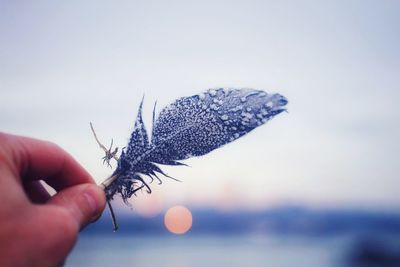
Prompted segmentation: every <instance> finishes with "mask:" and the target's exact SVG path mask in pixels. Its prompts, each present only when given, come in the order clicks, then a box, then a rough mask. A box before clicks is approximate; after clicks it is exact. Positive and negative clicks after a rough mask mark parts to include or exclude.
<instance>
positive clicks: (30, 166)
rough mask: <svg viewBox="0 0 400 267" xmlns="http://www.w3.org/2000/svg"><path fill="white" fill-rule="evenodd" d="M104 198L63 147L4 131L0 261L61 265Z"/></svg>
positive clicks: (0, 138) (0, 136) (0, 140)
mask: <svg viewBox="0 0 400 267" xmlns="http://www.w3.org/2000/svg"><path fill="white" fill-rule="evenodd" d="M39 180H43V181H45V182H46V183H47V184H48V185H50V186H51V187H53V188H54V189H55V190H56V191H57V193H56V194H55V195H53V196H50V194H49V193H48V192H47V191H46V190H45V188H44V187H43V186H42V184H40V183H39ZM105 203H106V199H105V195H104V191H103V190H102V189H101V188H100V187H98V186H97V185H96V184H95V183H94V181H93V179H92V178H91V176H90V175H89V174H88V172H87V171H86V170H85V169H84V168H82V167H81V166H80V165H79V164H78V163H77V162H76V161H75V160H74V159H73V158H72V156H70V155H69V154H68V153H67V152H65V151H64V150H63V149H62V148H60V147H59V146H57V145H55V144H53V143H50V142H46V141H41V140H37V139H32V138H27V137H20V136H15V135H9V134H5V133H1V132H0V266H2V267H3V266H4V267H8V266H10V267H11V266H12V267H25V266H30V267H36V266H38V267H39V266H40V267H53V266H62V265H63V263H64V261H65V259H66V257H67V256H68V253H69V252H70V251H71V249H72V248H73V246H74V244H75V242H76V239H77V236H78V233H79V231H80V230H81V229H83V228H84V227H85V226H86V225H87V224H89V223H91V222H93V221H94V220H96V219H97V218H98V217H99V216H100V215H101V213H102V212H103V210H104V207H105Z"/></svg>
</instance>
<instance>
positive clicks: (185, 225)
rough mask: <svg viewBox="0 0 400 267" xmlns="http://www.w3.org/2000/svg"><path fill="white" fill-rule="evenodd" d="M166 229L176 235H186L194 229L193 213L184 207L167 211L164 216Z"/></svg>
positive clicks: (176, 207)
mask: <svg viewBox="0 0 400 267" xmlns="http://www.w3.org/2000/svg"><path fill="white" fill-rule="evenodd" d="M164 224H165V227H166V228H167V229H168V231H170V232H171V233H174V234H178V235H180V234H184V233H186V232H187V231H188V230H189V229H190V228H191V227H192V213H191V212H190V210H188V209H187V208H186V207H184V206H175V207H172V208H170V209H168V210H167V212H166V213H165V216H164Z"/></svg>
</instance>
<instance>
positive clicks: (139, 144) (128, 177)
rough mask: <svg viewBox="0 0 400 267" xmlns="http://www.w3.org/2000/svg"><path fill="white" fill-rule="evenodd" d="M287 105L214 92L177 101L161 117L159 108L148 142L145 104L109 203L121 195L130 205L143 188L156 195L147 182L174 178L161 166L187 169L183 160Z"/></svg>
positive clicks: (255, 95)
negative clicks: (163, 177) (130, 201)
mask: <svg viewBox="0 0 400 267" xmlns="http://www.w3.org/2000/svg"><path fill="white" fill-rule="evenodd" d="M287 102H288V101H287V100H286V98H285V97H284V96H282V95H280V94H268V93H266V92H264V91H260V90H254V89H224V88H219V89H209V90H207V91H205V92H203V93H201V94H198V95H193V96H189V97H182V98H180V99H177V100H176V101H175V102H173V103H172V104H170V105H168V106H166V107H165V108H163V109H162V110H161V112H160V114H159V115H158V116H155V106H154V110H153V125H152V133H151V139H149V137H148V133H147V131H146V128H145V125H144V123H143V119H142V106H143V99H142V102H141V103H140V106H139V110H138V115H137V118H136V122H135V126H134V129H133V132H132V134H131V137H130V141H129V143H128V146H127V147H126V149H125V150H124V151H122V153H121V156H120V158H119V160H118V166H117V169H116V170H115V172H114V174H113V175H117V176H118V178H117V179H116V180H115V181H114V182H113V183H112V184H111V185H110V186H108V187H107V188H106V193H107V198H108V199H112V198H113V196H114V195H115V194H116V193H119V194H120V195H121V196H122V199H123V200H124V201H127V199H129V198H130V197H131V196H132V195H133V194H134V193H135V192H136V191H137V190H140V189H142V188H146V190H147V192H149V193H151V188H150V186H149V185H148V184H147V183H146V182H145V180H144V178H145V176H148V177H150V182H152V181H153V180H154V179H157V180H158V182H159V183H161V182H162V181H161V179H160V178H159V177H158V174H162V175H164V176H167V177H169V176H168V175H166V174H165V173H164V172H163V171H162V170H161V169H160V167H158V166H157V165H156V164H164V165H183V163H181V162H180V161H181V160H185V159H188V158H190V157H196V156H202V155H205V154H207V153H209V152H211V151H212V150H214V149H216V148H219V147H221V146H223V145H225V144H227V143H229V142H232V141H234V140H236V139H238V138H240V137H241V136H243V135H245V134H247V133H248V132H250V131H252V130H253V129H255V128H257V127H258V126H260V125H262V124H264V123H266V122H267V121H268V120H270V119H271V118H273V117H274V116H276V115H278V114H279V113H281V112H282V111H285V108H284V106H285V105H286V104H287ZM150 140H151V141H150Z"/></svg>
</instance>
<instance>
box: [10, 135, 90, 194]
mask: <svg viewBox="0 0 400 267" xmlns="http://www.w3.org/2000/svg"><path fill="white" fill-rule="evenodd" d="M9 139H10V140H9V142H7V143H8V144H9V147H10V148H11V150H12V154H13V161H14V164H15V165H16V167H17V171H18V172H19V174H20V175H21V176H22V177H23V178H24V179H26V180H28V181H29V180H44V181H45V182H46V183H47V184H49V185H50V186H51V187H53V188H54V189H55V190H57V191H59V190H61V189H63V188H66V187H69V186H73V185H77V184H81V183H94V181H93V179H92V178H91V176H90V175H89V174H88V173H87V172H86V170H85V169H83V168H82V167H81V166H80V165H79V163H77V162H76V161H75V160H74V159H73V158H72V156H71V155H69V154H68V153H67V152H65V151H64V150H63V149H62V148H60V147H59V146H58V145H56V144H53V143H51V142H47V141H41V140H37V139H33V138H28V137H20V136H13V135H9Z"/></svg>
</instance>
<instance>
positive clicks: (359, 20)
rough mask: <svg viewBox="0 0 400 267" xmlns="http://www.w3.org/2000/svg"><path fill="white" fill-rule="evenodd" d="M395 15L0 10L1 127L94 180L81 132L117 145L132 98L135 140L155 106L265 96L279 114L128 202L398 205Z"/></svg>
mask: <svg viewBox="0 0 400 267" xmlns="http://www.w3.org/2000/svg"><path fill="white" fill-rule="evenodd" d="M399 14H400V2H399V1H141V2H139V1H18V2H17V1H1V2H0V93H1V94H0V130H1V131H5V132H10V133H14V134H20V135H27V136H32V137H36V138H41V139H47V140H51V141H53V142H56V143H58V144H59V145H61V146H62V147H64V148H65V149H66V150H67V151H69V152H70V153H71V154H72V155H73V156H74V157H75V158H76V159H77V160H78V161H79V162H80V163H81V164H82V165H83V166H84V167H85V168H87V169H88V171H89V172H90V173H91V174H92V175H93V177H94V178H95V179H96V180H97V181H98V182H101V181H102V180H103V179H105V178H106V177H107V176H108V175H109V174H111V172H112V171H111V170H110V169H109V168H107V167H106V166H103V165H102V163H101V160H100V158H101V157H102V156H103V154H102V153H103V152H102V151H101V150H100V149H99V148H98V147H97V145H96V143H95V140H94V139H93V136H92V134H91V132H90V128H89V122H90V121H92V122H93V123H94V126H95V128H96V130H97V133H98V136H99V138H100V139H101V140H102V141H103V142H104V143H105V144H107V145H108V144H109V142H110V140H111V138H114V144H117V145H118V146H119V147H120V148H121V147H123V146H125V145H126V143H127V141H128V137H129V134H130V131H131V130H132V128H133V124H134V119H135V117H136V112H137V107H138V104H139V102H140V100H141V97H142V95H143V94H145V108H144V113H145V117H146V119H147V122H148V123H147V127H148V129H149V127H150V123H149V122H150V113H151V109H152V105H153V102H154V101H155V100H157V101H158V106H159V107H163V106H165V105H167V104H168V103H170V102H171V101H173V100H174V99H175V98H178V97H181V96H189V95H192V94H196V93H198V92H200V91H202V90H204V89H207V88H213V87H238V88H240V87H252V88H256V89H263V90H265V91H267V92H278V93H281V94H283V95H285V96H286V97H287V98H288V99H289V105H288V110H289V113H288V114H286V113H284V114H281V115H279V116H277V117H276V118H275V119H273V120H272V121H270V122H269V123H267V125H264V126H262V127H260V128H259V129H256V130H255V131H253V132H251V133H250V134H248V135H247V136H245V137H243V138H242V139H239V140H238V141H235V142H234V143H231V144H228V145H227V146H224V147H223V148H221V149H219V150H216V151H214V152H212V153H210V154H209V155H206V156H204V157H201V158H195V159H191V160H188V161H187V162H186V163H188V164H189V165H191V167H189V168H187V167H166V168H165V170H166V171H167V172H168V174H170V175H171V176H174V177H176V178H179V179H181V180H182V181H183V182H182V183H177V182H174V181H172V180H168V179H167V178H166V179H165V183H164V184H163V185H162V186H158V185H156V184H154V185H153V189H154V190H155V194H154V195H151V196H146V195H145V194H143V195H141V194H139V197H138V198H136V199H134V200H133V205H134V206H135V204H136V203H139V204H137V205H139V206H140V205H142V204H140V203H147V204H143V205H147V206H148V205H149V204H148V203H152V205H161V206H168V205H171V204H187V205H192V206H204V205H206V206H211V207H222V208H236V207H250V208H258V207H268V206H274V205H279V204H282V203H291V204H307V205H311V206H341V207H349V206H350V207H354V206H356V207H374V208H376V207H384V208H399V207H400V194H399V188H400V164H399V156H398V152H399V150H400V142H399V136H400V124H399V122H400V108H399V107H398V105H397V101H398V99H399V96H400V75H399V73H400V49H399V47H400V16H399ZM114 165H115V164H114ZM146 201H148V202H146Z"/></svg>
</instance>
